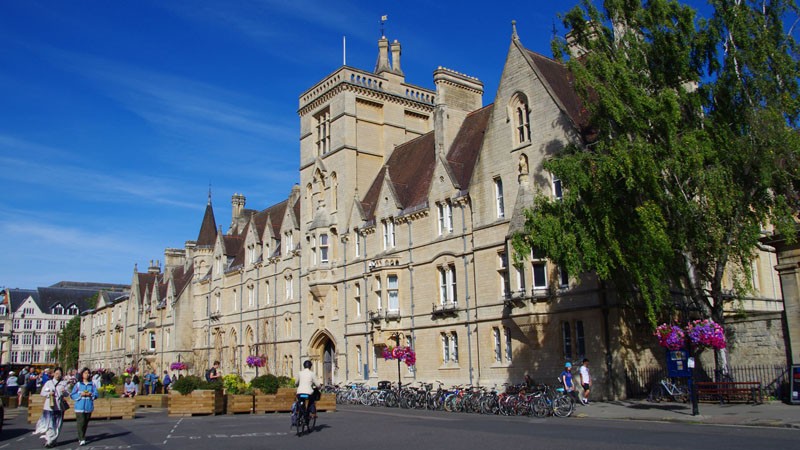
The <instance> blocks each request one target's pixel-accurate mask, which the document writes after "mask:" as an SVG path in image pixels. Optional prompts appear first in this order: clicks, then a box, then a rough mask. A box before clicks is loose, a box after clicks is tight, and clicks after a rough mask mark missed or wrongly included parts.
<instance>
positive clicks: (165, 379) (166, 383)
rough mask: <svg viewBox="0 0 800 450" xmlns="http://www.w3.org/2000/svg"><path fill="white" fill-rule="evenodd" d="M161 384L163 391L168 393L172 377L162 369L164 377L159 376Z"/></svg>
mask: <svg viewBox="0 0 800 450" xmlns="http://www.w3.org/2000/svg"><path fill="white" fill-rule="evenodd" d="M161 380H162V381H161V384H162V385H163V386H164V393H165V394H169V385H170V384H172V378H170V377H169V373H167V371H166V370H165V371H164V377H162V378H161Z"/></svg>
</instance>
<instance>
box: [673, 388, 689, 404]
mask: <svg viewBox="0 0 800 450" xmlns="http://www.w3.org/2000/svg"><path fill="white" fill-rule="evenodd" d="M674 387H675V390H674V391H673V393H672V398H673V399H674V400H675V401H676V402H681V403H686V402H688V401H689V391H688V390H687V389H686V388H685V387H683V386H674Z"/></svg>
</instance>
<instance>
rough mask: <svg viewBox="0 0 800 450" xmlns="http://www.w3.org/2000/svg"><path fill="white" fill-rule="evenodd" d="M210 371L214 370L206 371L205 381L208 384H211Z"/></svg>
mask: <svg viewBox="0 0 800 450" xmlns="http://www.w3.org/2000/svg"><path fill="white" fill-rule="evenodd" d="M212 370H214V369H208V370H206V381H208V382H209V383H210V382H211V371H212Z"/></svg>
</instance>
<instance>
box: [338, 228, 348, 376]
mask: <svg viewBox="0 0 800 450" xmlns="http://www.w3.org/2000/svg"><path fill="white" fill-rule="evenodd" d="M340 242H341V244H342V266H343V267H344V269H343V271H342V279H343V280H344V379H345V380H349V379H350V362H349V358H348V355H350V351H349V349H348V343H347V303H348V301H347V299H348V298H349V297H348V295H347V286H348V285H349V283H348V282H347V244H346V241H342V240H340ZM336 353H337V354H338V353H339V350H338V349H337V350H336Z"/></svg>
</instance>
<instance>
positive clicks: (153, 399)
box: [133, 394, 169, 408]
mask: <svg viewBox="0 0 800 450" xmlns="http://www.w3.org/2000/svg"><path fill="white" fill-rule="evenodd" d="M168 398H169V396H168V395H165V394H152V395H137V396H136V397H134V398H133V399H134V400H135V402H136V406H137V407H138V408H145V407H147V408H166V407H167V402H168Z"/></svg>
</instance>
